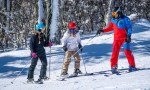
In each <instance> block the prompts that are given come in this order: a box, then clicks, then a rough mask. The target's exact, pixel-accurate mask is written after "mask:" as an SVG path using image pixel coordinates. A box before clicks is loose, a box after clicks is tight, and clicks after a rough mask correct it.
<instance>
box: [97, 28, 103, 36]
mask: <svg viewBox="0 0 150 90" xmlns="http://www.w3.org/2000/svg"><path fill="white" fill-rule="evenodd" d="M102 32H104V31H103V30H102V29H99V30H98V31H97V33H96V35H100V34H101V33H102Z"/></svg>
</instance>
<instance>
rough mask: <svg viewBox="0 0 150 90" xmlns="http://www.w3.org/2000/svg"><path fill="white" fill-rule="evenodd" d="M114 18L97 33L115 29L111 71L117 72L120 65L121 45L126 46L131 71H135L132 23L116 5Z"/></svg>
mask: <svg viewBox="0 0 150 90" xmlns="http://www.w3.org/2000/svg"><path fill="white" fill-rule="evenodd" d="M112 17H113V18H112V20H111V22H110V24H109V26H108V27H107V28H104V29H103V30H99V31H98V32H97V33H98V34H99V33H101V32H109V31H112V30H113V31H114V42H113V47H112V49H113V50H112V57H111V60H110V62H111V71H112V73H116V72H117V65H118V55H119V51H120V48H121V46H122V45H123V47H124V53H125V55H126V57H127V59H128V62H129V71H130V72H132V71H135V70H136V65H135V61H134V56H133V54H132V51H131V48H130V42H131V34H132V24H131V21H130V19H129V18H128V17H126V16H125V15H123V13H122V10H121V8H120V7H115V8H114V10H113V12H112Z"/></svg>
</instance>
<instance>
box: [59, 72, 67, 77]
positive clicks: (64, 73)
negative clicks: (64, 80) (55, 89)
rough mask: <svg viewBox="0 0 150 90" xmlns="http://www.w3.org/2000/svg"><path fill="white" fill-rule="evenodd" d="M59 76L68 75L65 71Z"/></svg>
mask: <svg viewBox="0 0 150 90" xmlns="http://www.w3.org/2000/svg"><path fill="white" fill-rule="evenodd" d="M60 76H61V77H67V76H68V73H67V72H62V73H61V75H60Z"/></svg>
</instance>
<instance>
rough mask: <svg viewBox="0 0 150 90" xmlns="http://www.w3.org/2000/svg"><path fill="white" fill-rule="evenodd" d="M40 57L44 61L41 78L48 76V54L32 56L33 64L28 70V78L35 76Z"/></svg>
mask: <svg viewBox="0 0 150 90" xmlns="http://www.w3.org/2000/svg"><path fill="white" fill-rule="evenodd" d="M38 59H40V61H41V63H42V66H41V70H40V76H39V78H40V79H42V78H43V77H45V76H46V70H47V59H46V55H42V56H38V57H37V58H32V61H31V65H30V68H29V72H28V77H27V78H28V79H32V78H34V70H35V67H36V65H37V62H38Z"/></svg>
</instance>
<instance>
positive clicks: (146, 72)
mask: <svg viewBox="0 0 150 90" xmlns="http://www.w3.org/2000/svg"><path fill="white" fill-rule="evenodd" d="M94 35H95V34H94V33H93V34H88V35H81V37H82V44H83V46H85V47H84V49H83V52H82V56H83V58H82V59H81V70H82V72H83V73H85V69H84V65H83V59H84V61H85V63H86V69H87V72H88V73H90V72H92V73H94V75H91V76H81V77H75V78H70V79H66V80H65V81H57V80H56V79H57V78H58V77H57V76H59V75H60V72H61V68H62V64H63V58H64V51H63V49H62V48H61V47H62V46H61V45H56V46H52V50H51V54H50V49H49V48H45V49H46V53H47V59H48V61H49V60H51V68H50V69H51V70H50V71H51V73H50V77H51V79H50V80H48V81H45V82H44V84H24V83H25V82H26V81H27V72H28V67H29V65H30V62H31V60H30V51H29V50H16V51H8V52H2V53H0V90H150V23H149V22H147V21H146V20H140V21H138V22H137V23H135V24H134V25H133V35H132V50H133V54H134V57H135V62H136V66H137V68H138V69H140V70H138V71H136V72H131V73H126V71H127V70H128V66H129V64H128V61H127V59H126V57H125V55H124V53H123V48H122V49H121V51H120V56H119V62H118V69H119V71H120V72H122V73H121V75H110V76H109V77H106V76H105V74H106V73H110V71H109V70H110V61H109V60H110V58H111V52H112V49H111V48H112V42H113V33H107V34H103V35H102V36H97V37H95V38H94V39H92V40H91V41H90V42H89V40H90V39H91V38H92V37H93V36H94ZM80 55H81V53H80ZM50 57H51V59H50ZM71 60H72V62H71V64H70V66H69V74H72V73H73V70H74V60H73V58H71ZM40 66H41V63H40V61H39V62H38V65H37V67H36V69H35V75H34V76H35V77H34V79H35V80H37V79H38V75H39V72H40ZM48 67H49V66H48ZM23 68H24V69H23ZM22 69H23V72H22V73H21V74H20V75H19V76H18V77H17V78H16V75H17V74H18V73H19V72H20V71H21V70H22ZM47 76H49V69H48V70H47ZM14 78H16V79H15V80H14ZM13 80H14V82H13V84H11V82H12V81H13Z"/></svg>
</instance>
